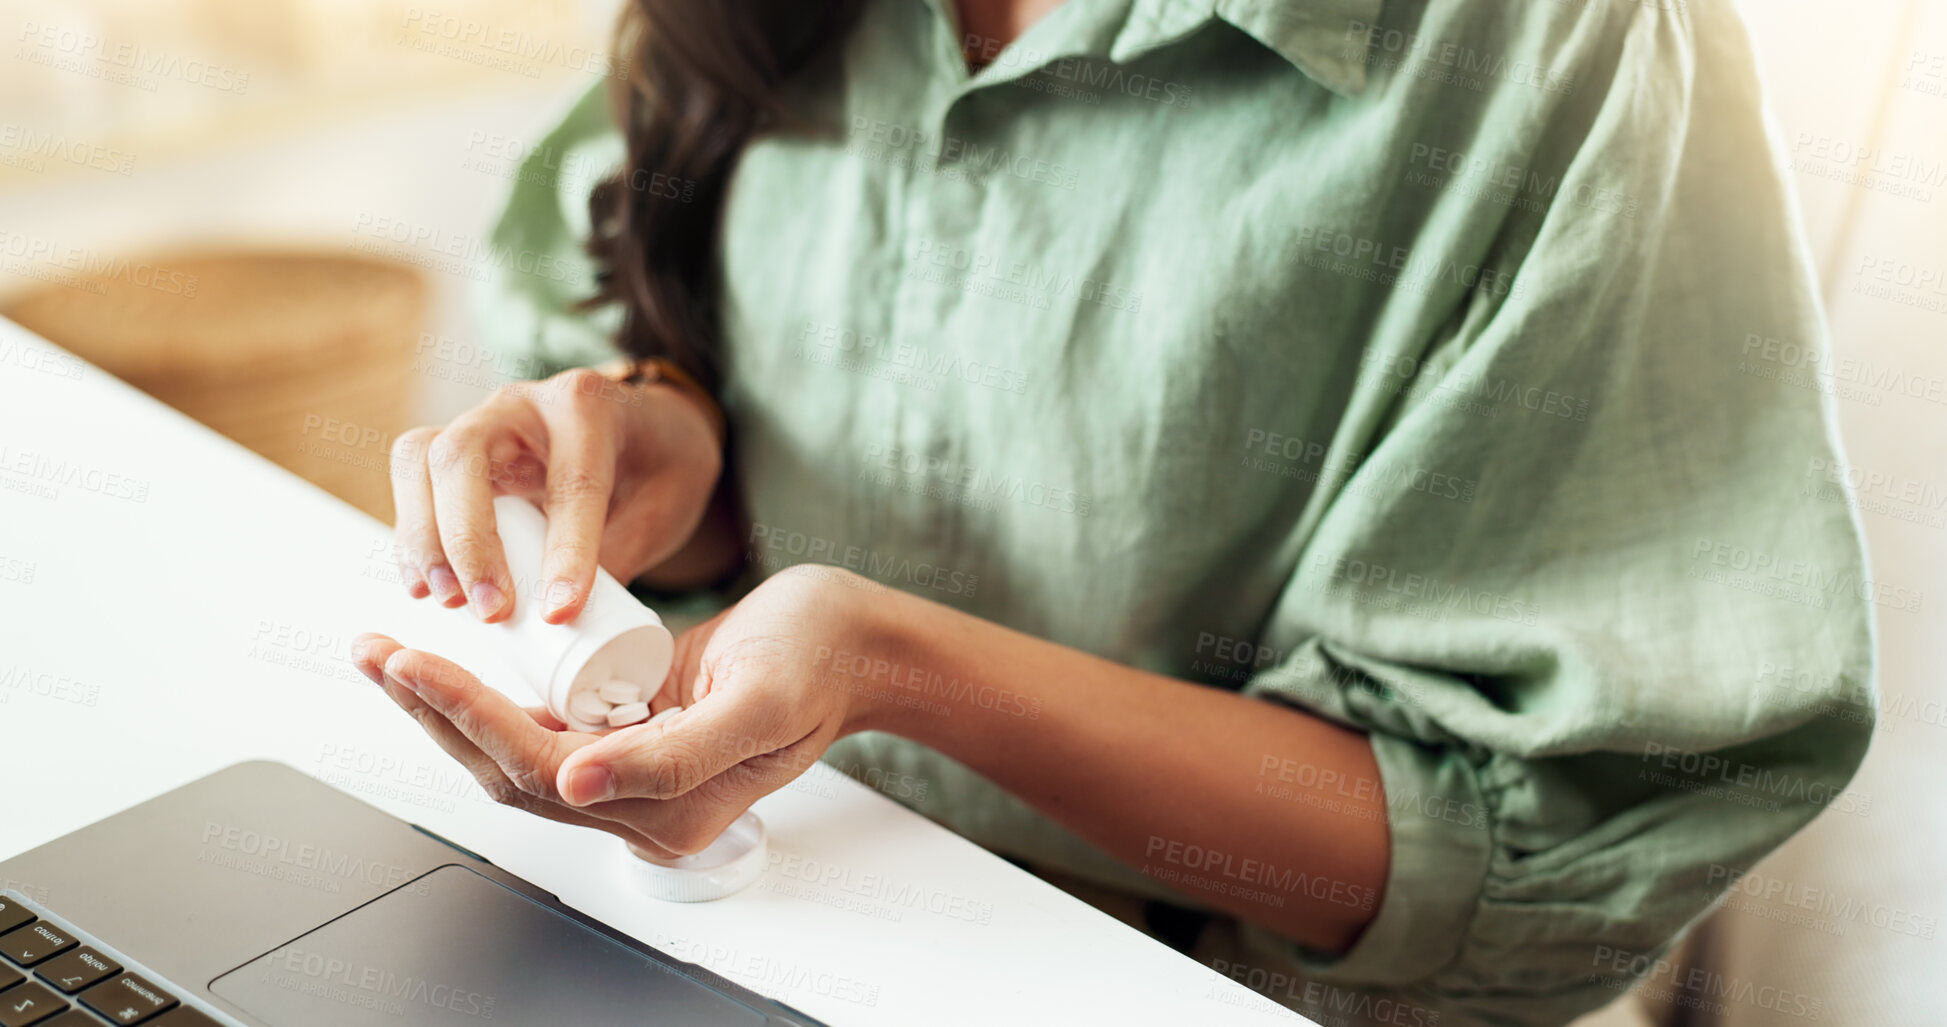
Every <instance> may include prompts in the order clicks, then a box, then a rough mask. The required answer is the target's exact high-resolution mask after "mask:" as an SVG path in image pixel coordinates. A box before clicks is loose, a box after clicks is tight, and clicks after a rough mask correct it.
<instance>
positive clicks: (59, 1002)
mask: <svg viewBox="0 0 1947 1027" xmlns="http://www.w3.org/2000/svg"><path fill="white" fill-rule="evenodd" d="M66 1008H68V1000H67V999H64V998H62V997H61V996H59V995H56V994H54V992H52V991H50V990H48V988H47V987H46V986H45V985H43V984H41V982H39V981H32V982H30V983H27V984H23V985H21V986H20V987H18V988H10V989H8V990H7V991H6V992H5V993H0V1027H27V1025H28V1024H30V1023H40V1022H41V1021H42V1020H45V1019H47V1018H48V1017H50V1016H53V1015H54V1014H55V1013H58V1012H60V1011H61V1010H63V1009H66Z"/></svg>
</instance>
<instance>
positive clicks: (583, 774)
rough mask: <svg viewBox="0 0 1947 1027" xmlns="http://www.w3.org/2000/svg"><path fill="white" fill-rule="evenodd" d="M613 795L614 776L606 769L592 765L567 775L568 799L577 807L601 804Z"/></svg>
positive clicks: (599, 765)
mask: <svg viewBox="0 0 1947 1027" xmlns="http://www.w3.org/2000/svg"><path fill="white" fill-rule="evenodd" d="M614 794H615V775H614V774H611V773H609V770H608V768H607V767H605V766H602V765H601V764H599V763H592V764H589V765H588V766H586V767H578V768H576V770H575V772H574V773H572V774H569V775H568V798H569V800H570V801H571V802H573V803H574V804H575V805H577V806H585V805H587V804H589V803H591V802H601V801H603V800H604V799H607V798H609V797H611V796H613V795H614Z"/></svg>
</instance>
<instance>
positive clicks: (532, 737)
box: [385, 649, 594, 799]
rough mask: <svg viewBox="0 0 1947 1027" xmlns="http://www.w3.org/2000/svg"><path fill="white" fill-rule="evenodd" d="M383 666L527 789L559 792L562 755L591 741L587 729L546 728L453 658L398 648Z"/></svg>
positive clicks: (547, 796) (539, 794) (544, 794)
mask: <svg viewBox="0 0 1947 1027" xmlns="http://www.w3.org/2000/svg"><path fill="white" fill-rule="evenodd" d="M385 672H386V674H388V675H389V676H391V677H394V678H397V679H399V680H400V681H401V682H403V683H404V684H405V685H406V686H407V687H408V688H410V689H411V690H412V691H413V692H414V693H415V694H416V695H418V697H419V698H420V699H422V700H424V701H425V703H426V705H427V706H429V707H431V708H432V709H433V710H435V711H437V712H438V713H439V714H440V715H441V716H442V717H444V718H446V720H448V721H449V722H451V723H452V725H453V727H454V728H456V729H458V731H459V732H460V734H462V735H464V736H465V737H466V739H467V741H469V742H471V743H472V744H473V745H474V746H476V747H477V748H479V750H480V751H481V752H484V753H486V754H487V756H488V757H490V758H491V759H492V760H493V761H494V762H495V763H496V764H498V765H499V766H500V770H501V773H503V774H505V775H507V780H508V781H510V782H512V783H513V785H514V787H516V788H518V789H520V790H521V791H523V792H526V793H527V794H529V795H533V796H537V797H540V798H544V799H556V798H558V797H559V796H558V794H557V793H556V791H555V789H554V781H555V777H556V775H557V773H558V772H559V771H560V769H561V761H562V759H563V758H565V757H566V756H567V755H568V754H569V753H571V752H573V751H574V750H575V749H576V748H579V747H580V746H582V745H587V744H589V743H591V742H593V741H594V737H593V736H591V735H579V734H572V733H562V732H556V731H550V730H548V729H547V728H545V727H543V726H541V725H540V724H539V723H537V722H536V721H535V719H534V718H533V717H532V716H530V715H529V714H528V712H527V711H526V710H523V709H521V708H520V707H519V706H516V705H514V703H513V701H512V700H509V699H508V698H507V697H506V696H504V695H501V694H500V693H499V692H496V691H494V690H493V689H491V688H488V687H487V686H485V685H483V684H481V683H480V679H478V678H476V677H474V676H473V675H472V674H470V673H468V672H467V671H466V670H464V669H463V668H461V667H460V666H459V665H458V664H455V663H453V662H452V661H450V660H445V659H441V658H440V657H438V656H434V655H433V654H431V653H425V652H420V651H418V650H414V649H401V650H399V651H398V652H396V653H393V654H392V656H391V657H390V658H388V659H387V660H386V662H385Z"/></svg>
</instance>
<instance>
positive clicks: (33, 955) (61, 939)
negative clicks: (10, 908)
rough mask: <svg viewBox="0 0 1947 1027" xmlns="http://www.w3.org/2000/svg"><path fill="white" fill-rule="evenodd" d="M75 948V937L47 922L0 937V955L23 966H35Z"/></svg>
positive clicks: (33, 924)
mask: <svg viewBox="0 0 1947 1027" xmlns="http://www.w3.org/2000/svg"><path fill="white" fill-rule="evenodd" d="M73 947H74V935H72V934H69V933H68V932H66V931H63V930H61V929H60V928H59V927H56V926H54V925H53V924H50V923H48V922H47V921H45V920H42V921H40V922H38V923H32V924H28V925H27V926H25V927H17V928H14V930H13V931H12V932H10V933H8V934H3V935H0V955H5V956H6V957H7V958H8V959H11V960H13V961H14V962H16V963H19V964H20V965H21V966H33V965H34V964H35V963H38V962H40V961H41V960H43V959H46V958H48V957H49V956H58V955H60V954H61V953H63V952H66V951H67V950H69V949H71V948H73Z"/></svg>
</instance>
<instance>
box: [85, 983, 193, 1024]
mask: <svg viewBox="0 0 1947 1027" xmlns="http://www.w3.org/2000/svg"><path fill="white" fill-rule="evenodd" d="M81 1004H82V1005H84V1006H87V1007H88V1008H89V1009H92V1010H94V1011H95V1012H97V1013H100V1014H101V1015H103V1016H105V1017H107V1018H109V1019H110V1020H112V1021H114V1022H115V1023H119V1024H131V1023H141V1022H142V1021H144V1020H147V1019H148V1018H149V1017H151V1016H154V1015H156V1014H157V1013H160V1012H164V1011H165V1010H168V1009H169V1008H171V1007H172V1006H174V1005H175V1004H176V996H174V995H171V994H169V993H168V992H166V991H163V990H162V989H161V988H158V987H156V986H155V985H153V984H150V983H149V982H148V981H146V980H144V979H142V978H140V977H137V976H136V975H134V974H123V975H121V976H120V977H115V978H111V979H109V980H106V981H103V982H102V983H100V984H97V985H95V986H94V987H92V988H89V989H88V990H87V991H84V992H82V993H81Z"/></svg>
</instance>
